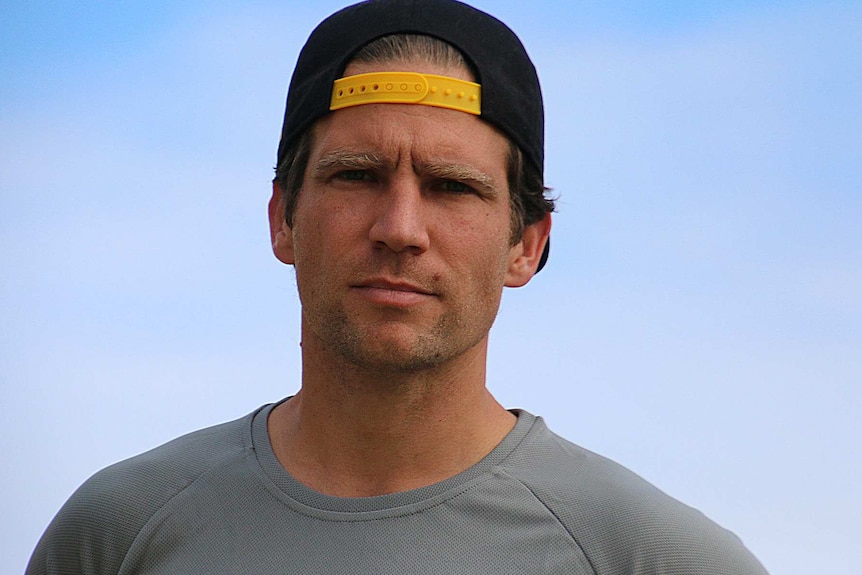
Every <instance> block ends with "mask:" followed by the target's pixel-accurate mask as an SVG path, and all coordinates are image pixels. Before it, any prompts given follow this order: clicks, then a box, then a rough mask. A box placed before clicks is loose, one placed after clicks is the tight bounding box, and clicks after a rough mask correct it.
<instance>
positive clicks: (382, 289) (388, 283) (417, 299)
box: [350, 278, 436, 307]
mask: <svg viewBox="0 0 862 575" xmlns="http://www.w3.org/2000/svg"><path fill="white" fill-rule="evenodd" d="M350 287H351V289H352V290H355V292H356V293H358V294H359V295H361V296H362V297H364V298H365V299H368V300H369V301H371V302H372V303H375V304H378V305H382V306H387V307H410V306H413V305H416V304H419V303H422V302H425V301H427V300H428V299H429V298H432V297H435V296H436V294H435V293H434V292H433V291H431V290H429V289H427V288H424V287H422V286H420V285H417V284H414V283H411V282H404V281H397V280H390V279H384V278H377V279H371V280H366V281H362V282H359V283H357V284H354V285H352V286H350Z"/></svg>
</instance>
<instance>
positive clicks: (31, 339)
mask: <svg viewBox="0 0 862 575" xmlns="http://www.w3.org/2000/svg"><path fill="white" fill-rule="evenodd" d="M311 4H312V3H310V2H294V1H291V0H283V1H280V2H274V1H266V0H256V1H249V2H228V1H208V2H202V1H189V2H182V3H178V2H177V3H172V2H167V1H164V0H160V1H157V0H149V1H139V2H113V3H107V2H95V1H92V0H82V1H80V2H47V1H26V2H25V1H20V0H16V1H6V2H3V3H2V4H0V78H2V80H0V269H2V273H0V398H2V401H0V461H2V462H3V463H2V465H0V482H2V483H0V485H2V491H0V493H2V496H0V518H2V519H0V574H2V575H5V574H7V573H8V574H13V573H20V572H22V571H23V570H24V567H25V565H26V562H27V560H28V557H29V555H30V553H31V551H32V549H33V547H34V546H35V544H36V542H37V541H38V538H39V537H40V535H41V533H42V532H43V530H44V529H45V527H46V526H47V524H48V523H49V521H50V520H51V518H52V517H53V515H54V514H55V513H56V512H57V510H58V509H59V508H60V506H61V505H62V504H63V502H64V501H65V500H66V499H67V498H68V497H69V495H70V494H71V493H72V492H73V491H74V489H75V488H76V487H77V486H78V485H80V484H81V482H83V481H84V480H85V479H86V478H87V477H89V476H90V475H91V474H92V473H94V472H95V471H97V470H98V469H100V468H101V467H104V466H105V465H108V464H110V463H112V462H115V461H118V460H121V459H124V458H126V457H130V456H132V455H134V454H136V453H140V452H141V451H144V450H146V449H149V448H151V447H154V446H156V445H159V444H161V443H163V442H165V441H167V440H169V439H171V438H173V437H176V436H178V435H181V434H183V433H186V432H189V431H192V430H195V429H198V428H201V427H205V426H208V425H212V424H216V423H220V422H223V421H227V420H231V419H235V418H238V417H240V416H243V415H245V414H246V413H248V412H250V411H252V410H254V409H255V408H257V407H258V406H260V405H262V404H264V403H268V402H272V401H276V400H278V399H280V398H282V397H285V396H287V395H290V394H291V393H294V392H295V391H296V389H297V386H298V381H299V375H300V365H299V345H298V342H299V327H298V326H299V303H298V298H297V296H296V290H295V283H294V277H293V272H292V270H291V269H290V268H288V267H285V266H283V265H281V264H280V263H278V261H277V260H276V259H275V258H274V257H273V256H272V254H271V251H270V246H269V236H268V227H267V220H266V202H267V201H268V199H269V193H270V181H271V178H272V167H273V164H274V161H275V150H276V146H277V143H278V137H279V134H280V124H281V119H282V115H283V111H284V98H285V94H286V91H287V84H288V82H289V78H290V74H291V72H292V69H293V65H294V63H295V61H296V57H297V54H298V51H299V49H300V47H301V45H302V43H303V42H304V40H305V38H306V37H307V35H308V33H309V32H310V31H311V29H312V28H313V27H314V26H315V25H316V24H317V23H318V22H319V21H320V20H321V19H323V18H324V17H325V16H326V15H328V14H329V13H330V12H332V11H334V10H335V9H337V8H340V7H341V6H342V5H343V4H342V3H341V2H332V1H320V2H315V3H313V5H311ZM475 5H476V6H477V7H479V8H482V9H484V10H487V11H489V12H491V13H493V14H495V15H496V16H498V17H499V18H501V19H502V20H504V21H505V22H507V23H509V24H510V25H511V26H512V27H513V28H514V29H515V31H516V32H517V33H518V34H519V36H520V37H521V39H522V40H523V42H524V44H525V45H526V47H527V49H528V51H529V53H530V54H531V56H532V58H533V60H534V62H535V64H536V67H537V69H538V71H539V77H540V80H541V83H542V88H543V91H544V95H545V108H546V118H547V122H546V123H547V126H546V132H547V136H546V174H545V175H546V183H547V184H548V185H549V186H551V187H552V188H553V189H554V193H555V194H556V195H557V196H558V197H559V201H558V208H559V209H558V213H557V214H555V219H554V227H553V231H552V242H553V248H552V250H551V258H550V261H549V263H548V266H547V267H546V268H545V270H543V271H542V272H541V273H540V274H539V275H538V276H536V277H535V278H534V280H533V281H532V282H531V283H530V284H529V285H527V286H526V287H524V288H521V289H517V290H509V291H507V292H506V294H505V295H504V300H503V305H502V308H501V312H500V316H499V317H498V319H497V322H496V324H495V326H494V328H493V329H492V333H491V351H490V356H489V374H488V386H489V388H490V389H491V391H492V392H493V393H494V394H495V395H496V396H497V398H498V399H499V400H500V401H501V403H503V404H504V405H506V406H508V407H519V408H524V409H527V410H529V411H530V412H532V413H536V414H538V415H541V416H543V417H544V418H545V420H546V421H547V422H548V424H549V426H550V427H551V428H552V429H553V430H554V431H556V432H557V433H559V434H561V435H563V436H564V437H566V438H568V439H569V440H571V441H574V442H575V443H578V444H579V445H582V446H584V447H586V448H588V449H590V450H593V451H596V452H599V453H601V454H603V455H605V456H608V457H611V458H612V459H615V460H616V461H618V462H620V463H622V464H623V465H625V466H627V467H629V468H630V469H632V470H633V471H635V472H636V473H638V474H639V475H641V476H643V477H644V478H646V479H647V480H649V481H651V482H653V483H655V484H656V485H657V486H658V487H660V488H661V489H663V490H665V491H667V492H668V493H670V494H671V495H673V496H674V497H677V498H678V499H681V500H682V501H684V502H685V503H687V504H689V505H692V506H694V507H696V508H698V509H700V510H701V511H703V512H704V513H705V514H706V515H707V516H709V517H711V518H712V519H714V520H716V521H717V522H718V523H720V524H721V525H723V526H725V527H727V528H729V529H731V530H732V531H734V532H735V533H736V534H737V535H739V536H740V537H741V538H742V540H743V542H744V543H745V544H746V545H747V546H748V548H749V549H751V550H752V551H753V552H754V553H755V554H756V555H757V556H758V557H759V558H760V560H761V561H762V562H763V563H764V564H765V566H766V567H767V568H768V569H769V570H770V572H772V573H775V574H777V573H782V574H787V575H796V574H803V573H805V574H808V573H811V572H821V573H830V574H834V575H840V574H849V573H851V572H853V571H851V566H852V568H853V569H854V570H855V568H857V567H858V559H859V543H858V542H859V538H860V536H862V527H860V519H862V482H860V481H859V475H860V471H862V447H860V443H862V442H860V438H862V423H860V422H862V353H860V349H862V232H860V224H859V222H862V189H860V182H862V59H860V57H859V54H862V3H858V2H849V1H848V2H828V1H823V2H813V1H810V2H803V1H794V0H788V1H781V2H779V1H757V0H749V1H745V2H743V1H727V2H695V1H691V2H683V1H669V2H638V1H634V0H629V1H623V0H617V1H609V2H599V1H572V2H551V1H547V0H535V1H533V2H530V3H526V2H515V1H498V2H492V1H490V0H487V1H485V0H483V1H477V2H475Z"/></svg>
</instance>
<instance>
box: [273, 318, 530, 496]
mask: <svg viewBox="0 0 862 575" xmlns="http://www.w3.org/2000/svg"><path fill="white" fill-rule="evenodd" d="M486 355H487V338H485V339H484V340H482V341H481V342H480V343H479V344H478V345H476V346H474V347H473V348H471V349H470V350H468V351H467V352H466V353H464V354H462V355H461V356H459V357H457V358H455V359H453V360H452V361H450V362H447V364H446V365H441V366H438V367H436V368H434V369H425V370H421V371H416V372H407V371H395V370H384V369H372V368H368V367H363V366H359V365H356V364H355V363H351V362H349V361H348V360H346V359H344V358H343V357H340V356H338V355H336V354H332V353H330V352H328V350H327V349H326V346H324V345H321V344H320V342H319V341H317V340H316V339H314V338H313V337H308V336H306V335H304V336H303V350H302V356H303V374H302V389H301V390H300V391H299V392H298V393H297V394H296V395H295V396H294V397H293V398H291V399H290V400H289V401H287V402H285V403H283V404H282V405H280V406H279V407H278V408H276V409H275V410H274V411H273V413H272V414H271V415H270V418H269V433H270V437H271V439H272V444H273V448H274V450H275V454H276V456H277V457H278V459H279V461H280V462H281V464H282V465H283V466H284V467H285V468H286V469H287V470H288V472H290V473H291V475H293V476H294V477H295V478H296V479H298V480H299V481H300V482H302V483H304V484H306V485H307V486H309V487H311V488H312V489H315V490H317V491H319V492H322V493H326V494H327V495H334V496H340V497H368V496H373V495H383V494H386V493H394V492H398V491H406V490H410V489H416V488H419V487H423V486H426V485H430V484H433V483H436V482H439V481H442V480H444V479H447V478H449V477H451V476H453V475H456V474H458V473H460V472H461V471H463V470H465V469H467V468H468V467H470V466H472V465H474V464H475V463H477V462H478V461H479V460H481V459H482V458H483V457H484V456H485V455H487V454H488V453H489V452H490V451H491V450H493V449H494V447H496V446H497V444H499V442H500V441H501V440H502V439H503V437H505V435H506V434H507V433H508V432H509V431H510V430H511V429H512V427H513V426H514V424H515V416H514V415H512V414H511V413H509V412H508V411H506V410H505V409H503V407H502V406H500V404H499V403H497V401H496V400H495V399H494V398H493V397H492V396H491V394H490V393H489V392H488V390H487V389H486V387H485V361H486Z"/></svg>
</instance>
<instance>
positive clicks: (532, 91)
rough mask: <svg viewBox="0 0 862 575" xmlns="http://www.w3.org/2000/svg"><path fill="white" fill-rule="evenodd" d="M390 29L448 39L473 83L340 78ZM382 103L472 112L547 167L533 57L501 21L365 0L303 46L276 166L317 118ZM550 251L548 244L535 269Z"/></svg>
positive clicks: (424, 1) (419, 2)
mask: <svg viewBox="0 0 862 575" xmlns="http://www.w3.org/2000/svg"><path fill="white" fill-rule="evenodd" d="M391 34H423V35H427V36H433V37H435V38H438V39H440V40H442V41H444V42H447V43H448V44H451V45H452V46H453V47H455V48H456V49H457V50H458V51H460V52H461V54H462V55H463V56H464V58H465V59H466V60H467V62H468V63H469V64H470V66H471V67H472V70H473V71H474V72H475V73H476V83H470V82H463V81H459V80H455V79H452V78H445V77H440V76H433V75H429V74H412V73H391V72H390V73H380V74H363V75H357V76H351V77H349V78H342V76H343V74H344V69H345V67H346V66H347V64H348V63H350V61H351V59H352V58H353V56H354V55H355V54H356V52H357V51H359V50H360V49H361V48H362V47H363V46H365V45H366V44H368V43H369V42H372V41H374V40H376V39H378V38H381V37H383V36H388V35H391ZM452 82H454V83H452ZM383 102H386V103H396V102H403V103H417V104H427V105H431V106H441V107H447V108H452V109H457V110H462V111H464V112H466V113H471V114H476V115H478V116H479V117H480V118H482V119H483V120H485V121H487V122H489V123H491V124H493V125H494V126H496V127H497V128H499V129H500V130H502V132H503V133H504V134H506V136H508V137H509V138H510V139H511V140H512V141H514V142H515V144H517V146H518V147H519V148H520V149H521V152H522V153H523V154H524V157H525V158H526V160H527V161H528V162H530V163H531V164H532V165H533V166H534V167H535V168H536V169H538V170H539V173H543V172H544V140H545V126H544V109H543V106H542V92H541V89H540V87H539V79H538V77H537V76H536V69H535V67H534V66H533V63H532V61H531V60H530V57H529V56H528V55H527V52H526V50H525V49H524V46H523V45H522V44H521V41H520V40H519V39H518V37H517V36H516V35H515V33H514V32H512V30H510V29H509V28H508V27H507V26H506V25H505V24H503V23H502V22H500V21H499V20H497V19H496V18H494V17H493V16H491V15H489V14H486V13H484V12H481V11H479V10H477V9H475V8H473V7H471V6H468V5H466V4H463V3H461V2H457V1H455V0H368V1H366V2H361V3H359V4H355V5H353V6H349V7H347V8H344V9H343V10H340V11H338V12H336V13H335V14H333V15H331V16H330V17H329V18H327V19H326V20H324V21H323V22H321V23H320V24H319V25H318V26H317V28H315V29H314V31H313V32H312V33H311V36H309V38H308V41H306V43H305V46H304V47H303V48H302V51H301V52H300V54H299V59H298V61H297V63H296V68H295V69H294V72H293V77H292V78H291V80H290V88H289V89H288V93H287V107H286V110H285V113H284V125H283V127H282V132H281V142H280V143H279V146H278V160H277V164H276V165H278V166H280V165H281V164H282V162H283V160H284V157H285V155H286V154H287V151H288V150H289V149H290V147H291V145H292V144H294V143H295V141H296V140H297V139H298V138H299V137H300V136H301V135H302V133H303V132H305V130H307V129H308V128H309V127H310V126H311V125H312V124H313V123H314V122H315V121H316V120H318V119H319V118H321V117H322V116H324V115H326V114H328V113H330V112H331V111H333V110H336V109H339V108H342V107H347V106H351V105H361V104H364V103H383ZM548 250H549V245H546V246H545V252H544V253H543V254H542V259H541V261H540V262H539V266H538V269H539V270H540V269H542V267H543V266H544V265H545V262H546V261H547V258H548ZM537 271H538V270H537Z"/></svg>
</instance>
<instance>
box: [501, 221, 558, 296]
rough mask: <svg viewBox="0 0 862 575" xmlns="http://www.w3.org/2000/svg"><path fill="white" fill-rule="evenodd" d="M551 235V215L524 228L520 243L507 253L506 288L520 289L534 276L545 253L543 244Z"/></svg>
mask: <svg viewBox="0 0 862 575" xmlns="http://www.w3.org/2000/svg"><path fill="white" fill-rule="evenodd" d="M550 235H551V214H545V217H544V218H542V219H541V220H539V221H538V222H536V223H534V224H530V225H529V226H527V227H526V228H524V233H523V235H522V236H521V241H519V242H518V243H517V244H515V245H514V246H512V248H511V250H510V251H509V270H508V272H507V273H506V283H505V285H506V287H521V286H523V285H526V283H527V282H528V281H530V279H531V278H532V277H533V276H534V275H535V273H536V268H537V267H539V260H541V259H542V252H544V251H545V244H547V243H548V237H549V236H550Z"/></svg>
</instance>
